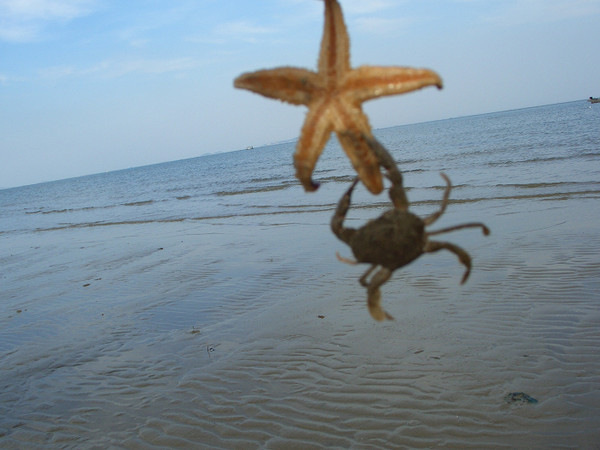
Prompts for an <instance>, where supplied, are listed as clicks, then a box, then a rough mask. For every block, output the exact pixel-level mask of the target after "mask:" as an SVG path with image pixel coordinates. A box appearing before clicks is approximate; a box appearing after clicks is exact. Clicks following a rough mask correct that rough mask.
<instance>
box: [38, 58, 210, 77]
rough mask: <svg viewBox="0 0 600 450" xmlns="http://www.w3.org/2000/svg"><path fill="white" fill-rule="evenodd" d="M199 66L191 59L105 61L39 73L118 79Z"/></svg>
mask: <svg viewBox="0 0 600 450" xmlns="http://www.w3.org/2000/svg"><path fill="white" fill-rule="evenodd" d="M199 65H200V63H199V62H198V61H196V60H195V59H193V58H171V59H143V58H139V59H129V60H106V61H102V62H100V63H98V64H95V65H93V66H88V67H76V66H55V67H48V68H46V69H43V70H41V71H40V76H41V77H42V78H46V79H54V80H58V79H61V78H68V77H83V76H92V75H95V76H98V77H104V78H118V77H122V76H126V75H130V74H151V75H161V74H165V73H177V72H186V71H188V70H191V69H195V68H197V67H198V66H199Z"/></svg>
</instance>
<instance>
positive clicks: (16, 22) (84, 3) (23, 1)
mask: <svg viewBox="0 0 600 450" xmlns="http://www.w3.org/2000/svg"><path fill="white" fill-rule="evenodd" d="M93 5H94V0H0V39H2V40H6V41H16V42H24V41H32V40H35V39H38V38H39V35H40V33H41V32H42V30H43V29H44V27H45V26H46V25H47V24H49V23H51V22H57V21H58V22H65V21H70V20H73V19H76V18H78V17H81V16H84V15H87V14H89V13H90V12H91V10H92V7H93Z"/></svg>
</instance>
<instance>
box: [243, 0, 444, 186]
mask: <svg viewBox="0 0 600 450" xmlns="http://www.w3.org/2000/svg"><path fill="white" fill-rule="evenodd" d="M324 1H325V25H324V30H323V39H322V41H321V49H320V53H319V62H318V71H317V72H313V71H311V70H307V69H301V68H296V67H279V68H275V69H270V70H258V71H256V72H248V73H244V74H242V75H240V76H239V77H237V78H236V79H235V82H234V85H235V87H237V88H241V89H247V90H249V91H252V92H256V93H258V94H261V95H264V96H265V97H270V98H274V99H279V100H282V101H284V102H288V103H291V104H294V105H306V106H308V113H307V114H306V119H305V122H304V125H303V127H302V130H301V132H300V138H299V139H298V144H297V146H296V152H295V154H294V165H295V167H296V177H297V178H298V179H299V180H300V182H301V183H302V185H303V186H304V189H305V190H306V191H314V190H316V189H317V188H318V187H319V184H318V183H315V182H314V181H313V180H312V172H313V170H314V168H315V165H316V163H317V160H318V158H319V156H320V155H321V152H322V151H323V148H324V147H325V144H326V143H327V141H328V140H329V136H330V134H331V132H332V131H335V132H336V134H337V136H338V139H339V141H340V144H341V145H342V148H343V149H344V151H345V152H346V154H347V156H348V157H349V158H350V161H351V163H352V165H353V167H354V169H355V170H356V172H357V173H358V176H359V178H360V179H361V181H362V182H363V184H364V185H365V186H366V187H367V189H368V190H369V191H371V192H372V193H373V194H378V193H380V192H381V191H382V190H383V182H382V178H381V172H380V169H379V166H380V162H379V161H378V159H377V156H376V154H375V151H374V150H373V148H372V146H371V145H370V143H369V142H370V140H371V138H372V133H371V126H370V125H369V120H368V119H367V116H366V115H365V113H364V112H363V111H362V103H363V102H365V101H367V100H371V99H374V98H377V97H382V96H385V95H395V94H402V93H405V92H410V91H414V90H417V89H421V88H423V87H426V86H432V85H434V86H437V87H438V88H440V89H441V87H442V80H441V78H440V77H439V76H438V75H437V74H436V73H435V72H433V71H431V70H428V69H415V68H410V67H379V66H360V67H357V68H355V69H352V68H351V67H350V40H349V38H348V31H347V29H346V25H345V23H344V18H343V15H342V9H341V7H340V5H339V3H338V2H337V0H324Z"/></svg>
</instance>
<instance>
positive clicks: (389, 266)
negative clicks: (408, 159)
mask: <svg viewBox="0 0 600 450" xmlns="http://www.w3.org/2000/svg"><path fill="white" fill-rule="evenodd" d="M370 144H371V145H372V147H373V148H374V149H375V150H376V151H378V156H379V161H380V162H381V164H382V165H383V166H384V167H385V168H387V169H388V174H387V177H388V178H389V179H390V180H391V181H392V186H391V187H390V189H389V195H390V198H391V200H392V203H393V204H394V208H392V209H390V210H389V211H386V212H384V213H383V214H382V215H381V216H380V217H378V218H377V219H374V220H371V221H369V222H367V223H366V224H365V225H363V226H362V227H360V228H358V229H354V228H346V227H344V218H345V217H346V213H347V212H348V209H349V207H350V197H351V195H352V191H353V190H354V187H355V186H356V184H357V182H358V178H357V179H355V180H354V182H353V183H352V184H351V186H350V188H349V189H348V190H347V191H346V193H345V194H344V195H343V196H342V198H341V199H340V201H339V203H338V206H337V209H336V211H335V214H334V215H333V218H332V219H331V229H332V231H333V233H334V234H335V235H336V236H337V237H338V238H339V239H340V240H342V241H344V242H345V243H346V244H348V245H349V246H350V248H351V249H352V253H353V254H354V257H355V258H356V261H353V260H351V259H347V258H342V257H341V256H340V255H339V254H338V255H337V257H338V259H339V260H340V261H342V262H346V263H349V264H357V263H369V264H371V267H370V268H369V269H368V270H367V271H366V272H365V273H364V274H363V276H361V277H360V284H361V285H362V286H364V287H366V288H367V305H368V308H369V312H370V313H371V316H372V317H373V318H374V319H375V320H378V321H381V320H385V319H390V320H393V317H392V316H390V315H389V314H388V313H387V312H385V311H384V310H383V308H381V306H380V302H381V291H380V290H379V288H380V287H381V285H382V284H384V283H385V282H386V281H387V280H389V279H390V277H391V276H392V273H393V272H394V270H396V269H398V268H400V267H403V266H405V265H407V264H409V263H411V262H412V261H414V260H415V259H417V258H418V257H419V256H421V255H422V254H423V253H433V252H437V251H439V250H444V249H445V250H449V251H451V252H452V253H454V254H455V255H456V256H457V257H458V259H459V261H460V262H461V263H462V264H463V265H464V266H465V267H466V270H465V273H464V275H463V277H462V280H461V284H462V283H464V282H465V281H467V278H468V277H469V274H470V272H471V257H470V256H469V254H468V253H467V252H466V251H464V250H463V249H462V248H460V247H458V246H457V245H455V244H452V243H450V242H440V241H432V240H429V237H430V236H433V235H436V234H442V233H447V232H450V231H455V230H460V229H463V228H481V230H482V231H483V234H484V235H486V236H487V235H488V234H489V233H490V230H489V229H488V228H487V227H486V226H485V225H484V224H482V223H479V222H473V223H465V224H462V225H456V226H453V227H448V228H443V229H441V230H436V231H426V230H425V227H426V226H428V225H431V224H433V223H434V222H435V221H436V220H437V219H439V218H440V216H441V215H442V214H443V213H444V211H445V210H446V207H447V206H448V199H449V197H450V191H451V189H452V184H451V182H450V179H449V178H448V177H447V176H446V175H445V174H444V173H441V176H442V178H443V179H444V180H445V181H446V189H445V191H444V196H443V198H442V202H441V207H440V209H439V210H438V211H437V212H435V213H433V214H431V215H430V216H427V217H425V218H424V219H421V218H420V217H418V216H416V215H415V214H412V213H411V212H409V211H408V200H407V197H406V194H405V191H404V188H403V186H402V175H401V174H400V172H399V171H398V169H397V168H396V165H395V163H394V162H393V161H392V160H391V159H390V157H389V154H388V153H387V151H386V150H385V149H383V147H382V146H381V144H379V143H378V142H377V141H375V140H371V142H370ZM379 266H380V269H379V270H378V271H377V272H376V273H375V275H373V276H372V277H371V279H370V280H368V279H367V278H368V277H369V275H371V273H372V272H373V271H374V270H375V269H376V268H377V267H379Z"/></svg>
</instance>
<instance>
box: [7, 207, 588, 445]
mask: <svg viewBox="0 0 600 450" xmlns="http://www.w3.org/2000/svg"><path fill="white" fill-rule="evenodd" d="M597 210H598V209H597V203H596V201H595V200H594V199H590V200H585V199H584V200H578V201H570V202H567V201H559V200H557V201H541V202H537V203H535V202H533V201H532V202H528V203H526V204H525V203H523V202H521V203H519V202H516V203H515V202H514V201H513V202H511V201H507V202H506V203H505V204H490V205H487V206H486V209H484V210H481V209H478V204H477V203H473V204H463V205H459V204H453V205H451V207H450V208H449V211H448V213H447V215H446V216H445V217H444V219H443V221H440V227H442V226H446V225H449V224H452V223H457V222H460V221H464V220H465V219H467V220H479V219H481V220H485V222H487V223H488V225H490V227H491V228H492V235H491V236H490V237H488V238H484V237H483V236H481V235H480V234H479V233H477V232H475V231H472V230H466V231H463V232H458V233H454V234H451V235H448V236H447V238H445V239H447V240H449V241H451V242H455V243H457V244H459V245H461V246H463V247H464V248H465V249H467V250H468V251H469V252H470V253H471V254H472V255H473V256H474V269H473V272H472V275H471V279H470V280H469V282H468V283H467V284H466V285H464V286H459V281H460V278H461V276H462V267H461V266H460V265H459V264H458V262H457V261H456V259H455V257H454V256H453V255H451V254H446V253H440V254H436V255H426V256H424V257H422V258H421V259H419V260H418V261H417V262H415V263H414V264H413V265H411V266H409V267H407V268H405V269H403V270H401V271H398V272H396V273H395V274H394V276H393V278H392V280H391V281H390V282H388V284H386V285H385V287H384V289H383V302H384V306H385V308H386V309H387V310H388V311H389V312H390V313H391V314H392V315H393V316H394V317H395V318H396V321H394V322H388V323H384V324H380V323H375V322H374V321H373V320H372V319H371V318H370V316H369V315H368V313H367V310H366V307H365V292H364V289H363V288H362V287H360V285H359V284H358V281H357V280H358V277H359V276H360V274H361V273H362V271H363V270H364V269H365V268H364V267H362V266H361V267H353V266H347V265H344V264H341V263H339V262H338V261H337V260H336V259H335V256H334V252H335V251H336V250H339V251H340V252H341V253H342V254H345V255H349V254H350V253H349V250H348V249H347V248H345V247H344V246H343V245H342V244H341V243H340V242H338V241H336V240H335V238H334V237H333V236H332V235H331V234H330V233H329V230H328V220H329V212H327V213H315V214H290V215H280V216H272V217H265V218H261V217H258V218H238V219H235V218H234V219H227V220H223V221H220V222H219V221H217V220H215V221H212V222H203V223H192V224H190V223H171V224H141V225H124V226H115V227H99V228H97V229H93V230H69V231H68V232H67V231H64V230H58V231H50V232H46V233H40V234H39V235H33V237H31V236H16V237H13V238H12V239H13V242H12V243H11V246H12V248H13V251H12V254H11V255H7V256H3V257H2V266H3V268H4V269H5V272H4V274H3V276H2V277H3V279H2V284H3V288H2V289H3V294H2V296H3V297H2V298H3V302H2V306H1V308H2V318H1V319H0V325H1V326H0V362H1V364H0V386H2V390H1V391H0V447H2V448H31V447H38V446H39V447H43V446H51V447H54V446H56V447H68V448H89V447H97V448H107V447H110V446H113V447H117V448H118V447H123V448H149V447H153V446H155V447H185V448H190V447H193V446H196V447H204V448H244V449H246V448H286V449H289V448H299V449H300V448H301V449H306V448H333V447H338V448H365V449H366V448H397V447H400V448H401V447H410V448H419V447H460V448H492V447H493V448H548V447H554V448H556V447H569V448H573V447H581V448H594V447H596V446H597V445H598V443H599V442H600V431H598V430H600V389H598V386H600V353H599V351H598V349H599V348H600V295H599V294H598V293H599V292H600V281H599V280H600V258H599V257H598V255H599V254H600V253H599V251H600V237H599V236H598V233H597V223H598V219H599V217H598V212H597ZM363 214H364V215H366V216H369V217H370V216H373V215H374V214H376V212H374V211H372V210H367V211H364V212H363ZM351 223H356V222H351ZM48 261H50V263H48ZM510 392H525V393H526V394H528V395H530V396H531V397H533V398H535V399H537V400H538V403H535V404H529V403H518V402H517V403H507V402H506V401H505V395H506V394H508V393H510Z"/></svg>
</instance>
